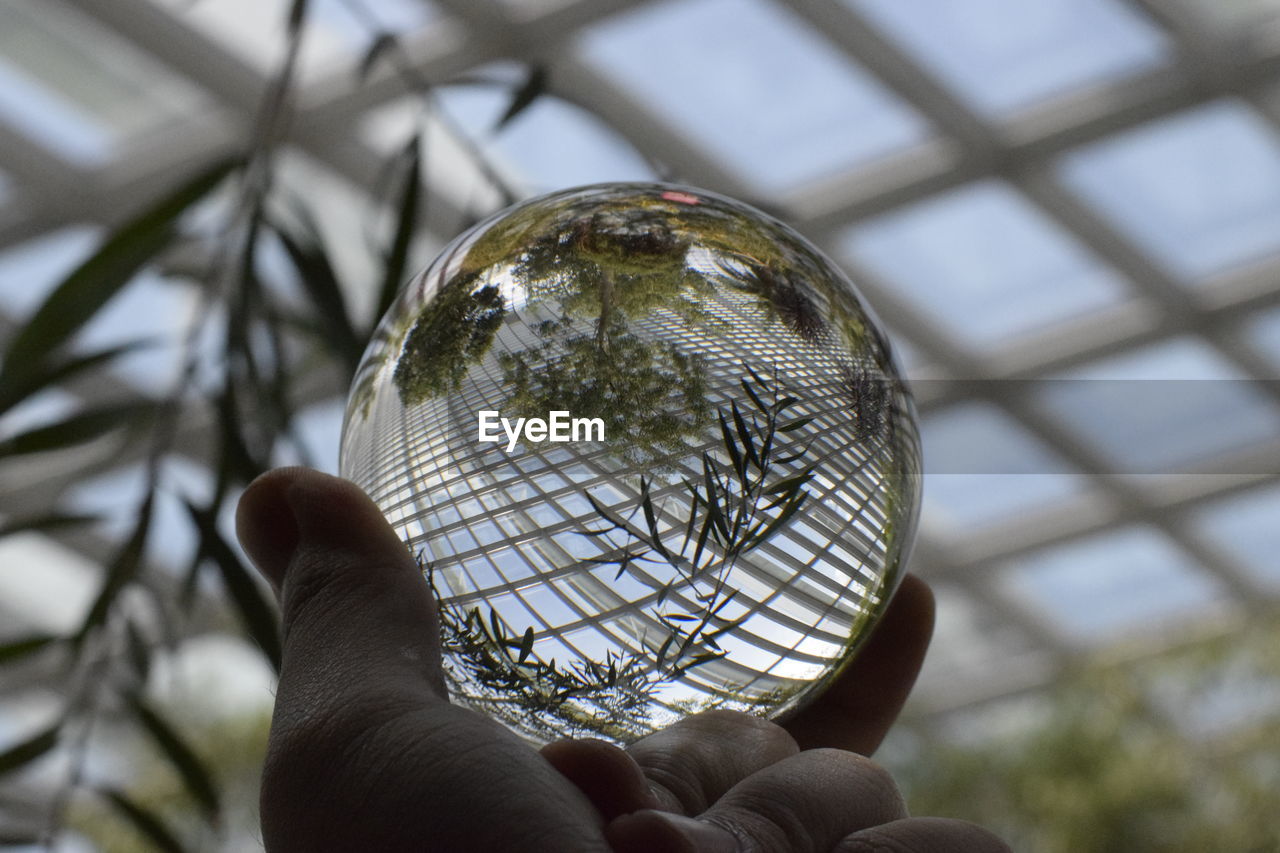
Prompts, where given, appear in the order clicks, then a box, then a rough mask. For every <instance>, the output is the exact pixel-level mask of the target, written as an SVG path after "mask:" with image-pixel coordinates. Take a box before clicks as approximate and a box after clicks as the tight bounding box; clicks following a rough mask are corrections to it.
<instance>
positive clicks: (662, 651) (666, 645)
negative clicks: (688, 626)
mask: <svg viewBox="0 0 1280 853" xmlns="http://www.w3.org/2000/svg"><path fill="white" fill-rule="evenodd" d="M675 641H676V635H675V634H674V633H673V634H669V635H667V639H666V640H665V641H663V643H662V645H661V646H659V647H658V660H657V664H656V667H657V668H658V669H661V668H662V662H663V661H665V660H666V659H667V652H669V651H670V650H671V644H672V643H674V642H675Z"/></svg>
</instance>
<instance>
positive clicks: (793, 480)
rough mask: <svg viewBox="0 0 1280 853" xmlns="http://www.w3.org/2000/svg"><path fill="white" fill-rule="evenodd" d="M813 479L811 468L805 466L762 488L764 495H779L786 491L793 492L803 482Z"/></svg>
mask: <svg viewBox="0 0 1280 853" xmlns="http://www.w3.org/2000/svg"><path fill="white" fill-rule="evenodd" d="M811 479H813V469H812V468H806V469H804V470H803V471H801V472H800V473H799V474H796V475H795V476H794V477H787V478H786V479H785V480H779V481H778V482H776V483H774V484H773V485H772V486H770V487H769V488H767V489H765V490H764V493H765V494H766V495H780V494H784V493H786V492H794V491H795V490H797V489H799V488H800V487H801V486H803V485H804V484H805V483H807V482H809V481H810V480H811Z"/></svg>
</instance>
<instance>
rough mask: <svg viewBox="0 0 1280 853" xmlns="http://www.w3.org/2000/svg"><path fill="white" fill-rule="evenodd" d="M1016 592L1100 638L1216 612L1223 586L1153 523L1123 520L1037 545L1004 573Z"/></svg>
mask: <svg viewBox="0 0 1280 853" xmlns="http://www.w3.org/2000/svg"><path fill="white" fill-rule="evenodd" d="M1000 584H1001V586H1002V587H1003V588H1004V589H1005V590H1006V591H1007V592H1008V593H1009V594H1011V595H1013V596H1015V597H1017V598H1019V599H1021V600H1023V601H1024V602H1026V603H1027V604H1028V605H1030V606H1031V607H1033V608H1034V609H1036V610H1037V611H1039V612H1041V613H1043V614H1044V615H1045V616H1046V617H1047V618H1048V619H1049V622H1050V624H1051V625H1053V626H1054V627H1055V628H1056V629H1057V630H1059V631H1060V632H1062V634H1063V635H1064V636H1065V637H1067V638H1069V639H1070V640H1073V641H1075V642H1078V643H1081V644H1087V645H1095V644H1099V643H1104V642H1107V641H1110V640H1115V639H1118V638H1120V637H1121V636H1124V635H1134V634H1139V633H1143V632H1146V631H1149V630H1153V629H1157V628H1160V627H1164V626H1167V625H1168V623H1169V622H1170V621H1171V620H1174V619H1180V620H1185V619H1186V618H1187V617H1192V618H1194V617H1195V616H1196V615H1198V614H1199V615H1203V614H1206V613H1207V612H1208V611H1210V610H1213V611H1215V612H1216V611H1217V609H1218V607H1219V605H1220V604H1221V601H1222V599H1223V590H1222V588H1221V585H1220V584H1219V583H1218V582H1217V581H1216V580H1214V579H1213V578H1212V577H1211V576H1209V575H1208V574H1206V573H1205V571H1204V570H1203V569H1201V568H1200V566H1199V565H1198V564H1196V563H1195V562H1194V561H1193V560H1192V559H1191V558H1190V557H1189V556H1187V554H1186V553H1185V552H1184V551H1183V550H1182V549H1180V548H1178V547H1177V546H1176V545H1175V544H1174V543H1173V542H1171V541H1170V540H1169V539H1168V538H1167V537H1166V536H1165V535H1164V534H1162V533H1160V532H1159V531H1158V530H1155V529H1154V528H1148V527H1126V528H1121V529H1119V530H1113V531H1108V532H1106V533H1101V534H1097V535H1094V536H1089V537H1086V538H1083V539H1079V540H1076V541H1073V542H1069V543H1067V544H1065V545H1060V546H1056V547H1053V548H1048V549H1045V550H1043V551H1039V552H1036V553H1034V554H1032V555H1030V556H1028V557H1026V558H1024V559H1021V560H1019V561H1017V562H1016V563H1014V564H1012V565H1011V566H1009V567H1008V568H1006V569H1005V570H1003V571H1002V572H1001V575H1000Z"/></svg>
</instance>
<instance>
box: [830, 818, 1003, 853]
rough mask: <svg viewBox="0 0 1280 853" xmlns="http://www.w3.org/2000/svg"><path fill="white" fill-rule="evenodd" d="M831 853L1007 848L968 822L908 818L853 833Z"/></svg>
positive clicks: (957, 852) (993, 851)
mask: <svg viewBox="0 0 1280 853" xmlns="http://www.w3.org/2000/svg"><path fill="white" fill-rule="evenodd" d="M832 853H1010V848H1009V845H1008V844H1005V843H1004V841H1002V840H1001V839H1000V838H999V837H997V836H996V835H995V834H993V833H991V832H989V831H988V830H986V829H983V828H982V827H980V826H978V825H977V824H973V823H969V822H968V821H963V820H949V819H947V818H940V817H912V818H907V819H905V820H896V821H893V822H891V823H886V824H884V825H882V826H874V827H871V828H870V829H864V830H861V831H859V832H855V833H854V834H852V835H850V836H849V837H848V838H845V839H844V840H843V841H842V842H840V844H839V845H837V846H836V848H835V850H833V851H832Z"/></svg>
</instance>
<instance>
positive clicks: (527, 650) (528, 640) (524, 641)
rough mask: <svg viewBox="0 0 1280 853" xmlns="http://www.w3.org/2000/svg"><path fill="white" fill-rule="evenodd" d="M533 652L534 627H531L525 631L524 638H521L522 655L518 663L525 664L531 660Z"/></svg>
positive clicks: (517, 660) (517, 659)
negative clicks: (530, 656)
mask: <svg viewBox="0 0 1280 853" xmlns="http://www.w3.org/2000/svg"><path fill="white" fill-rule="evenodd" d="M532 652H533V626H532V625H530V626H529V627H528V628H525V629H524V636H522V637H521V638H520V655H519V657H517V658H516V663H524V662H525V661H526V660H528V659H529V655H530V654H531V653H532Z"/></svg>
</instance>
